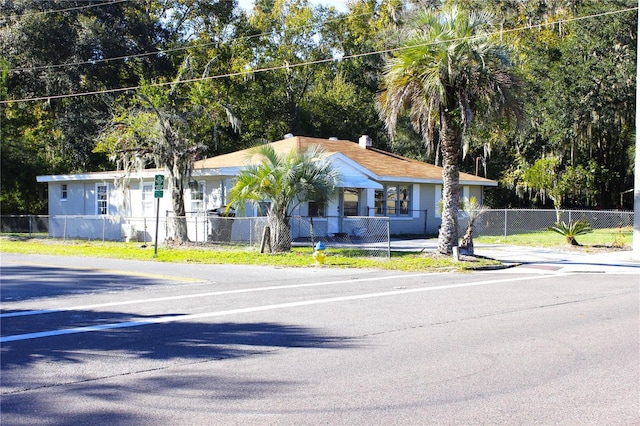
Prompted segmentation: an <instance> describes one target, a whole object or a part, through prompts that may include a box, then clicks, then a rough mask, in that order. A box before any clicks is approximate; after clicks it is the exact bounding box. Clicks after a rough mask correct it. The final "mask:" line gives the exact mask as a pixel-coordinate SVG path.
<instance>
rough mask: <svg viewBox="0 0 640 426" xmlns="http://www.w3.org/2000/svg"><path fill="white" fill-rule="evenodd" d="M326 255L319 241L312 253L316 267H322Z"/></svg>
mask: <svg viewBox="0 0 640 426" xmlns="http://www.w3.org/2000/svg"><path fill="white" fill-rule="evenodd" d="M326 256H327V255H326V254H325V252H324V243H323V242H322V241H320V242H319V243H318V244H316V248H315V250H314V251H313V258H314V259H315V260H316V265H324V259H325V257H326Z"/></svg>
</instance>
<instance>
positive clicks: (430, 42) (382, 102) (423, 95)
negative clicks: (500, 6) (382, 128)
mask: <svg viewBox="0 0 640 426" xmlns="http://www.w3.org/2000/svg"><path fill="white" fill-rule="evenodd" d="M493 30H494V26H493V20H492V16H491V15H489V14H487V13H474V12H466V11H463V10H462V9H458V8H455V7H454V8H450V9H446V10H444V11H442V12H441V13H439V12H433V11H431V10H417V11H416V12H414V15H413V16H411V17H410V19H409V21H408V22H407V24H406V25H405V27H404V28H403V33H402V35H401V39H402V40H403V41H402V42H401V44H400V46H399V47H398V48H397V49H396V50H395V52H394V53H393V56H392V57H391V58H389V59H388V60H387V64H386V68H385V72H384V81H383V84H384V87H383V89H384V90H383V92H382V93H381V95H380V99H379V106H380V114H381V116H382V118H383V119H384V121H385V125H386V127H387V130H388V132H389V134H390V136H391V137H392V138H393V135H394V134H395V130H396V124H397V122H398V118H399V116H401V114H402V113H403V112H404V111H405V110H408V112H409V118H410V121H411V124H412V127H413V128H414V130H416V131H417V132H418V133H420V134H421V135H422V138H423V140H424V142H425V143H426V144H427V146H428V147H430V149H433V148H434V147H436V146H439V148H440V150H441V152H442V166H443V171H442V179H443V188H442V199H443V202H444V204H443V212H442V225H441V227H440V235H439V238H438V251H439V252H441V253H443V254H451V253H452V249H453V247H454V246H455V245H456V244H457V240H458V203H459V198H460V190H459V162H460V160H461V157H462V148H463V136H464V132H465V130H466V129H467V127H468V126H469V125H470V124H471V120H472V117H473V115H474V114H476V115H482V116H484V117H490V116H492V115H493V116H500V115H505V114H507V113H508V112H509V111H511V112H515V113H516V115H517V112H518V111H519V105H518V103H517V102H516V100H515V98H514V96H513V93H512V92H513V90H512V89H513V88H514V87H515V77H514V76H513V74H512V73H511V71H510V61H509V51H508V49H507V48H506V46H505V45H503V44H502V43H501V42H499V41H498V40H496V39H495V38H493V37H492V36H491V32H492V31H493Z"/></svg>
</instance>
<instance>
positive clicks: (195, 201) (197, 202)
mask: <svg viewBox="0 0 640 426" xmlns="http://www.w3.org/2000/svg"><path fill="white" fill-rule="evenodd" d="M191 211H192V212H202V211H204V182H195V183H194V185H193V186H192V187H191Z"/></svg>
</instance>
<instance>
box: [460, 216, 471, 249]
mask: <svg viewBox="0 0 640 426" xmlns="http://www.w3.org/2000/svg"><path fill="white" fill-rule="evenodd" d="M460 252H461V253H462V254H468V255H473V222H472V221H469V226H467V232H465V233H464V237H462V241H461V242H460Z"/></svg>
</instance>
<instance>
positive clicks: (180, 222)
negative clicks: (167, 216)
mask: <svg viewBox="0 0 640 426" xmlns="http://www.w3.org/2000/svg"><path fill="white" fill-rule="evenodd" d="M171 180H172V185H171V202H172V204H173V212H174V214H175V217H174V218H173V239H174V240H175V241H178V242H181V243H184V242H187V241H189V235H188V232H187V217H186V212H185V209H184V187H183V185H182V182H180V181H179V180H180V178H178V177H175V176H172V179H171Z"/></svg>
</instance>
